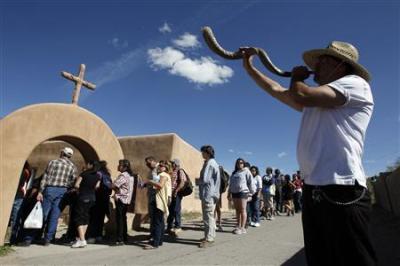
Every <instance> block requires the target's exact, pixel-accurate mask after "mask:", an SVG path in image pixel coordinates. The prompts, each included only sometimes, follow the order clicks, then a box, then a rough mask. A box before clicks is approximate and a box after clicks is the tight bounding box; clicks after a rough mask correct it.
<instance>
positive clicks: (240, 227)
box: [228, 158, 255, 235]
mask: <svg viewBox="0 0 400 266" xmlns="http://www.w3.org/2000/svg"><path fill="white" fill-rule="evenodd" d="M254 193H255V185H254V182H253V176H252V174H251V172H250V170H249V169H248V168H247V167H245V161H244V160H243V159H242V158H238V159H237V160H236V163H235V170H234V171H233V173H232V175H231V177H230V179H229V190H228V200H231V199H232V200H233V205H234V207H235V211H236V221H237V227H236V228H235V230H233V233H234V234H237V235H240V234H245V233H247V231H246V228H245V226H246V221H247V211H246V207H247V201H248V199H249V197H251V196H252V195H253V194H254Z"/></svg>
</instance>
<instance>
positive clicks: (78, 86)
mask: <svg viewBox="0 0 400 266" xmlns="http://www.w3.org/2000/svg"><path fill="white" fill-rule="evenodd" d="M85 68H86V66H85V65H84V64H81V65H80V67H79V76H78V77H77V76H74V75H72V74H70V73H68V72H65V71H62V72H61V76H63V77H64V78H66V79H69V80H71V81H73V82H74V83H75V89H74V94H73V96H72V104H76V105H78V99H79V94H80V93H81V87H82V85H83V86H84V87H86V88H88V89H90V90H94V89H96V85H94V84H93V83H90V82H88V81H85V80H84V79H83V77H84V75H85Z"/></svg>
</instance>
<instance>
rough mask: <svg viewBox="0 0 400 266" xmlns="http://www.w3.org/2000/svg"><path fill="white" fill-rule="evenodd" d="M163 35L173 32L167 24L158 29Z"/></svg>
mask: <svg viewBox="0 0 400 266" xmlns="http://www.w3.org/2000/svg"><path fill="white" fill-rule="evenodd" d="M158 30H159V31H160V32H161V33H169V32H172V30H171V27H170V26H169V25H168V23H167V22H164V25H162V26H161V27H159V28H158Z"/></svg>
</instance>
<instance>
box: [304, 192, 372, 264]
mask: <svg viewBox="0 0 400 266" xmlns="http://www.w3.org/2000/svg"><path fill="white" fill-rule="evenodd" d="M314 189H315V187H313V186H309V185H305V186H304V190H303V213H302V218H303V232H304V246H305V252H306V258H307V263H308V265H309V266H321V265H323V266H330V265H332V266H345V265H349V266H350V265H351V266H357V265H360V266H369V265H376V256H375V252H374V250H373V247H372V244H371V240H370V237H369V234H368V229H369V228H368V226H369V219H370V211H371V200H370V196H369V193H368V191H367V192H366V193H365V196H364V197H363V198H362V199H361V200H360V201H358V202H357V203H354V204H352V205H349V206H340V205H335V204H332V203H330V202H328V201H327V200H326V197H325V196H323V195H321V194H319V195H321V198H320V200H319V201H317V200H314V199H313V195H312V194H313V190H314ZM322 190H323V191H324V193H325V195H327V196H328V197H329V198H330V199H332V200H335V201H339V202H349V201H352V200H354V199H357V198H358V197H360V196H361V195H362V191H363V188H362V187H361V186H359V185H355V186H339V185H329V186H324V187H323V188H322Z"/></svg>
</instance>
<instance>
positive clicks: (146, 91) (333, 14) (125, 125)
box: [0, 1, 400, 175]
mask: <svg viewBox="0 0 400 266" xmlns="http://www.w3.org/2000/svg"><path fill="white" fill-rule="evenodd" d="M0 16H1V28H0V30H1V32H0V34H1V35H0V40H1V43H0V45H1V47H0V48H1V49H0V50H1V65H0V77H1V78H0V80H1V83H0V86H1V95H0V99H1V106H0V108H1V110H0V116H2V117H4V116H6V115H7V114H9V113H11V112H12V111H14V110H17V109H19V108H21V107H23V106H25V105H29V104H36V103H46V102H61V103H69V102H70V101H71V98H72V89H73V84H72V83H70V82H68V81H66V80H65V79H63V78H62V77H61V76H60V71H62V70H65V71H68V72H71V73H74V74H76V73H77V70H78V66H79V64H80V63H85V64H86V69H87V72H86V73H87V74H86V79H87V80H88V81H90V82H93V83H95V84H97V85H98V88H97V89H96V91H95V92H91V91H90V92H88V91H86V90H84V91H83V92H82V94H81V98H80V102H79V105H80V106H82V107H84V108H87V109H88V110H90V111H92V112H94V113H95V114H97V115H98V116H100V117H102V118H103V119H104V120H105V121H106V122H107V123H108V124H109V125H110V127H111V128H112V129H113V131H114V133H115V134H116V135H117V136H134V135H144V134H157V133H167V132H175V133H177V134H178V135H179V136H181V137H182V138H183V139H185V140H186V141H187V142H189V143H190V144H192V145H193V146H194V147H196V148H199V147H200V146H201V145H203V144H211V145H213V146H214V147H215V149H216V154H217V159H218V161H220V162H221V163H222V164H223V165H224V166H225V167H226V168H228V169H232V167H233V164H234V160H235V159H236V158H238V157H243V158H244V159H246V160H248V161H250V162H251V163H252V164H255V165H258V166H259V167H260V168H261V169H262V171H264V169H265V167H266V166H273V167H279V168H281V169H283V171H285V172H290V173H291V172H293V171H295V170H296V169H297V168H298V166H297V160H296V141H297V133H298V129H299V125H300V118H301V115H300V113H297V112H295V111H292V110H291V109H289V108H288V107H286V106H284V105H282V104H281V103H279V102H277V101H276V100H274V99H273V98H271V97H270V96H269V95H267V94H266V93H264V92H263V91H262V90H261V89H260V88H258V87H257V85H256V84H255V83H254V82H253V81H252V80H251V79H250V78H249V77H248V76H247V74H246V73H245V71H244V70H243V68H242V62H241V61H228V60H224V59H222V58H219V57H218V56H217V55H215V54H213V53H212V52H211V51H210V50H209V49H208V48H207V47H206V45H205V43H204V41H203V39H202V37H201V32H200V29H201V28H202V27H203V26H205V25H208V26H211V27H212V28H213V30H214V32H215V34H216V36H217V38H218V40H219V42H220V43H221V44H222V45H223V46H224V47H225V48H227V49H229V50H236V49H237V48H238V47H239V46H244V45H248V46H256V47H262V48H264V49H266V50H267V51H268V52H269V54H270V56H271V58H272V60H273V61H274V63H275V64H276V65H277V66H279V67H280V68H282V69H284V70H290V69H291V68H292V67H293V66H296V65H301V64H303V62H302V59H301V54H302V52H303V51H305V50H309V49H313V48H322V47H326V46H327V44H328V43H329V42H330V41H332V40H341V41H348V42H350V43H353V44H354V45H355V46H357V47H358V48H359V51H360V62H361V63H362V64H363V65H364V66H365V67H366V68H367V69H369V70H370V72H371V73H372V76H373V80H372V82H371V87H372V90H373V95H374V99H375V110H374V114H373V118H372V120H371V123H370V126H369V129H368V131H367V137H366V142H365V152H364V166H365V169H366V172H367V174H368V175H373V174H376V173H378V172H380V171H383V170H384V169H385V168H386V166H387V165H389V164H391V163H393V161H394V160H395V159H396V158H397V157H399V156H400V130H399V128H400V112H399V102H400V97H399V87H400V86H399V85H400V82H399V74H400V68H399V62H400V53H399V50H400V48H399V47H400V5H399V4H398V3H397V2H396V1H191V2H190V3H189V1H187V2H186V1H113V2H110V1H2V2H1V3H0ZM258 66H259V67H260V69H261V70H262V71H265V72H266V73H268V74H269V75H270V76H271V77H273V78H275V79H276V80H277V81H278V82H280V83H281V84H282V85H285V86H288V83H289V80H288V79H286V78H280V77H277V76H274V75H273V74H270V73H269V72H267V70H265V69H264V68H263V67H262V66H261V65H260V64H258ZM311 84H312V83H311Z"/></svg>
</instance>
